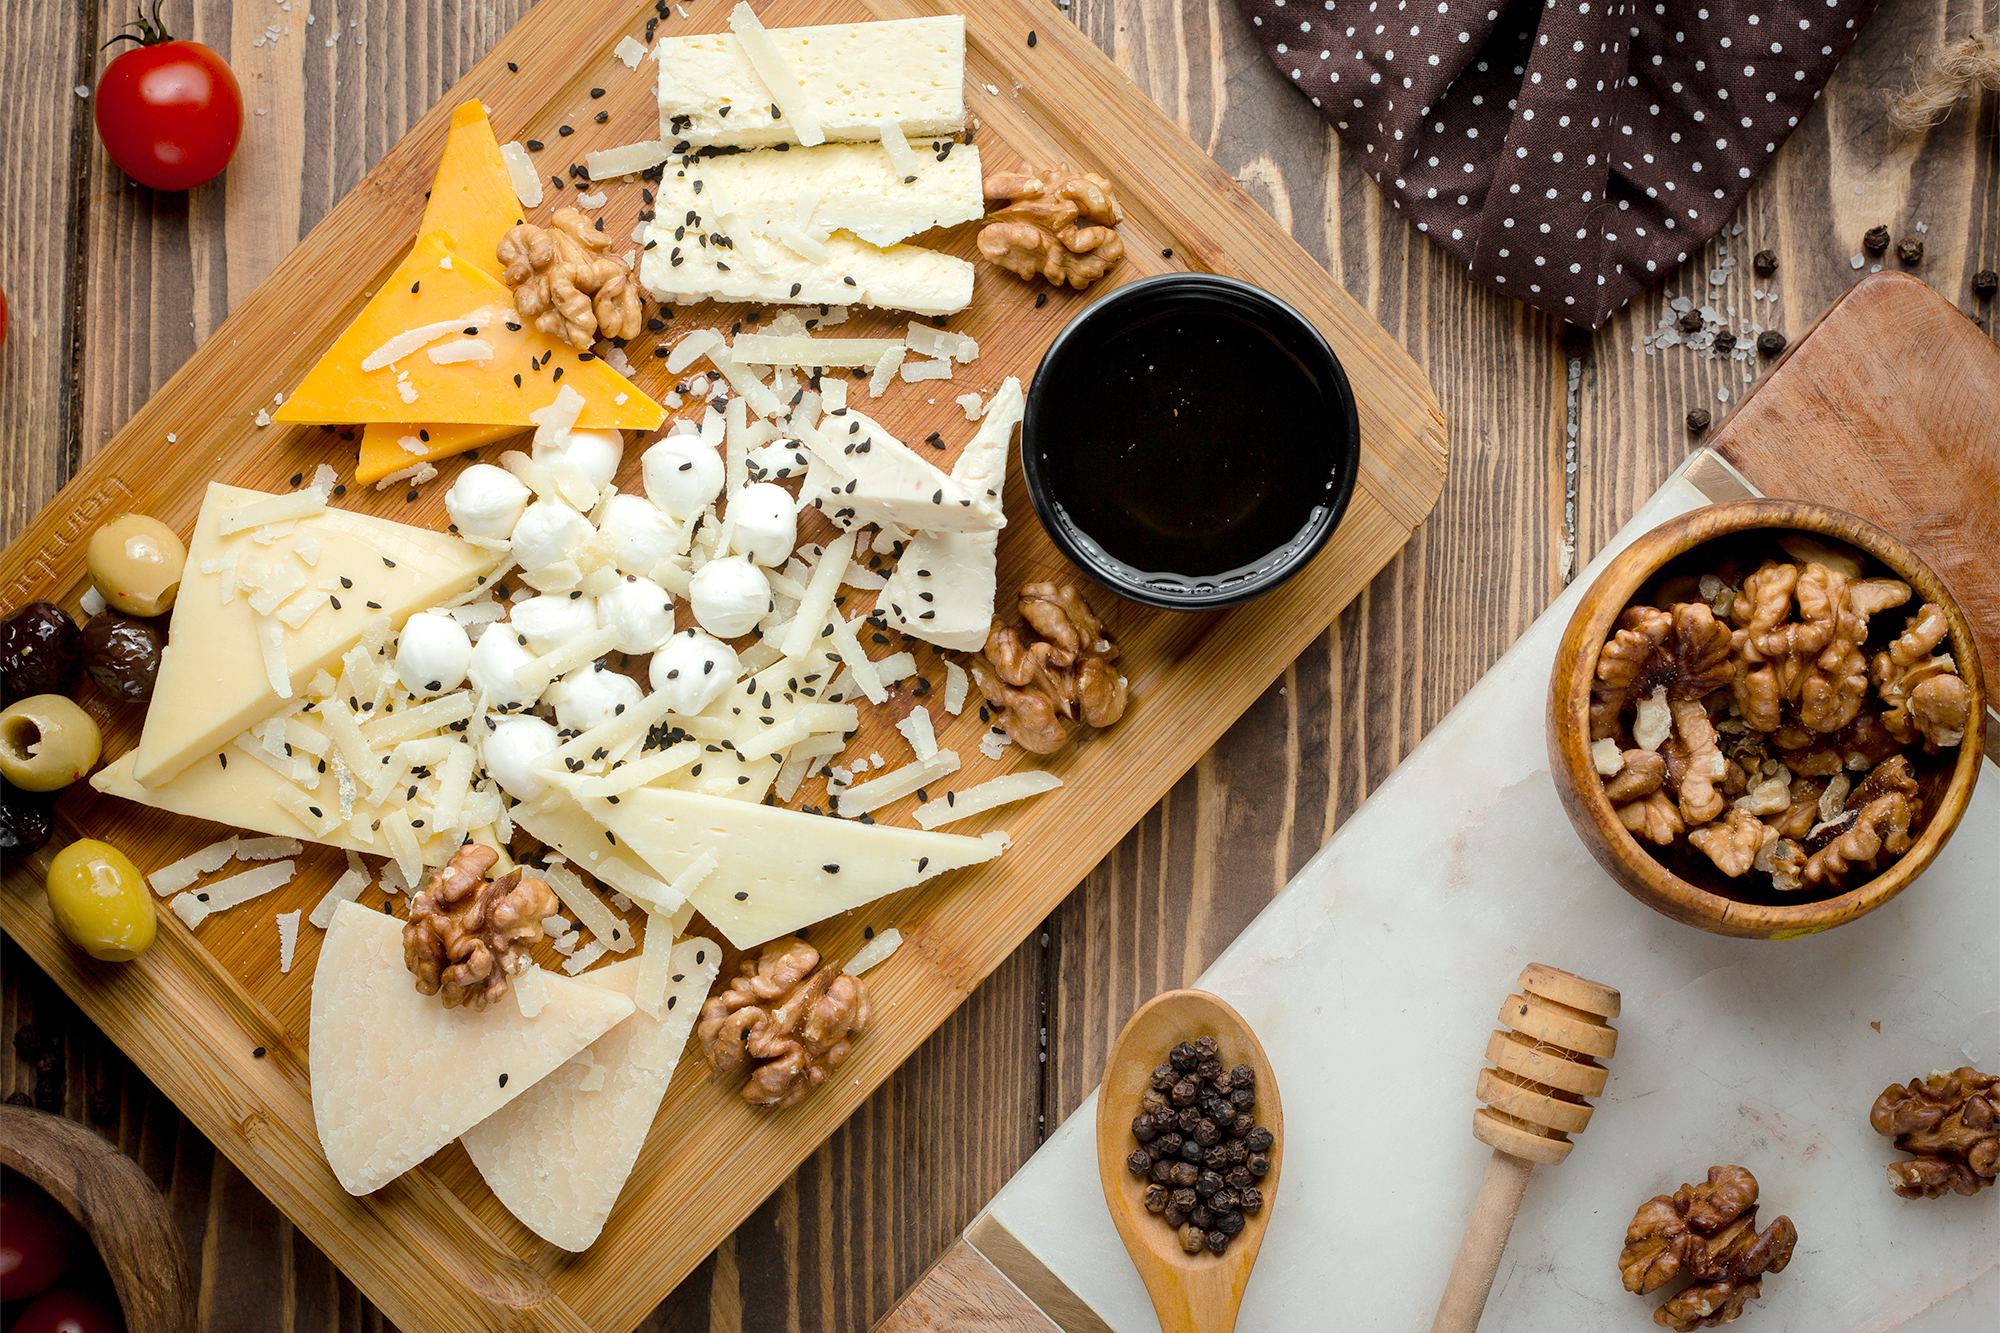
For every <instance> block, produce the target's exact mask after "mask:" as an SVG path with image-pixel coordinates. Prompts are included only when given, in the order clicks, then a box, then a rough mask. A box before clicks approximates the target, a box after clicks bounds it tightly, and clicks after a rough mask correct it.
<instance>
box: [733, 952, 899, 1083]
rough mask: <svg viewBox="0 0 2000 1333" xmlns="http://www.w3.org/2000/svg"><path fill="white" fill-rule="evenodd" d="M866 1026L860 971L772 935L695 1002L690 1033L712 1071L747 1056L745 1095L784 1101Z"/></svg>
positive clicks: (822, 1076)
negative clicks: (697, 1008)
mask: <svg viewBox="0 0 2000 1333" xmlns="http://www.w3.org/2000/svg"><path fill="white" fill-rule="evenodd" d="M867 1027H868V996H867V993H866V992H865V991H864V990H863V989H862V986H861V979H860V978H859V977H851V976H847V975H845V974H843V973H841V971H840V969H838V968H836V967H833V966H831V965H828V966H825V967H822V966H820V960H819V950H817V949H815V948H813V947H812V946H811V945H810V944H807V943H806V942H805V941H803V940H778V941H776V942H774V943H771V944H767V945H765V946H764V952H763V954H762V956H760V957H758V958H754V959H752V958H745V959H744V960H743V962H742V966H741V970H740V975H738V976H737V978H736V979H735V980H734V981H732V982H730V983H729V988H728V989H727V990H725V991H723V992H722V993H721V994H720V995H717V996H714V997H712V998H711V999H710V1000H709V1001H708V1003H706V1004H704V1005H703V1006H702V1007H701V1019H700V1021H699V1022H698V1023H697V1024H696V1027H695V1038H696V1040H697V1041H699V1042H700V1043H701V1047H702V1051H703V1053H704V1054H705V1055H706V1056H707V1058H708V1067H709V1069H710V1070H712V1071H714V1072H715V1073H717V1074H728V1073H732V1072H734V1071H735V1070H737V1069H739V1068H742V1067H743V1065H744V1064H745V1062H746V1061H747V1062H749V1069H750V1081H749V1082H748V1083H747V1084H745V1085H744V1088H743V1100H744V1101H746V1102H749V1103H750V1104H751V1105H752V1106H771V1107H784V1106H790V1105H791V1104H792V1103H793V1102H796V1101H797V1100H799V1098H801V1097H803V1096H805V1095H806V1094H807V1093H808V1092H811V1091H812V1090H813V1089H814V1088H817V1087H818V1086H820V1084H822V1083H824V1082H826V1079H827V1075H828V1074H829V1073H830V1072H832V1071H833V1070H834V1069H836V1068H838V1067H839V1065H840V1063H841V1061H843V1060H845V1059H846V1058H847V1053H848V1051H849V1050H850V1049H851V1048H852V1047H853V1045H854V1042H855V1040H856V1039H857V1038H859V1037H860V1036H861V1034H862V1033H863V1032H864V1031H865V1030H866V1029H867Z"/></svg>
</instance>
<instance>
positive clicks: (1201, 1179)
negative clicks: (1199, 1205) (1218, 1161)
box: [1194, 1171, 1222, 1199]
mask: <svg viewBox="0 0 2000 1333" xmlns="http://www.w3.org/2000/svg"><path fill="white" fill-rule="evenodd" d="M1221 1188H1222V1177H1221V1176H1218V1175H1216V1174H1215V1172H1213V1171H1204V1172H1202V1173H1201V1174H1200V1175H1198V1176H1196V1177H1195V1178H1194V1192H1195V1193H1196V1194H1199V1195H1200V1196H1201V1197H1202V1198H1204V1199H1206V1198H1207V1197H1208V1196H1209V1195H1211V1194H1213V1193H1215V1192H1216V1191H1217V1190H1219V1189H1221Z"/></svg>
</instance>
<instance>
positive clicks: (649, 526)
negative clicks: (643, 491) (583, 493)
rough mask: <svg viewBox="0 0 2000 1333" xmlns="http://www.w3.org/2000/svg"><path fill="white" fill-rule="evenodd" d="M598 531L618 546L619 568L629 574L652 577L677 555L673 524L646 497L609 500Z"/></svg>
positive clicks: (612, 498) (626, 496)
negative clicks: (650, 575) (654, 569)
mask: <svg viewBox="0 0 2000 1333" xmlns="http://www.w3.org/2000/svg"><path fill="white" fill-rule="evenodd" d="M597 530H598V531H599V532H607V533H610V534H611V538H612V540H614V541H616V542H617V543H618V567H619V568H620V569H622V570H624V571H625V572H626V573H627V574H650V573H652V572H653V568H654V566H656V565H658V564H659V563H660V561H662V560H665V559H667V558H668V557H669V556H671V555H672V554H673V553H674V525H673V521H672V520H671V519H669V518H668V517H667V516H666V515H665V514H662V513H661V512H660V509H659V506H658V505H655V504H654V503H653V502H652V501H651V500H648V499H647V498H646V497H645V496H643V495H614V496H612V497H611V498H610V499H609V500H606V501H605V502H604V517H603V518H602V519H601V520H599V522H598V524H597Z"/></svg>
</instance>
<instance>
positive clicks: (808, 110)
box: [729, 4, 826, 148]
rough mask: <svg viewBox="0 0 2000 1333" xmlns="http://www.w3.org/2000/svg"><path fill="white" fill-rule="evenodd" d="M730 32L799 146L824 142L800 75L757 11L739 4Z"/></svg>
mask: <svg viewBox="0 0 2000 1333" xmlns="http://www.w3.org/2000/svg"><path fill="white" fill-rule="evenodd" d="M729 29H730V31H731V32H734V33H735V34H736V40H737V41H739V42H741V43H742V44H743V54H744V55H746V56H748V57H749V58H750V67H751V68H752V69H754V70H756V71H757V77H758V78H760V79H762V80H763V81H764V86H765V87H766V88H767V89H769V90H770V93H771V100H772V101H773V102H775V103H777V106H778V109H779V110H780V111H782V112H784V114H785V119H786V120H789V121H790V122H791V123H792V131H793V133H795V134H796V135H797V136H798V140H799V144H800V145H801V146H802V147H806V148H811V147H812V146H813V145H815V144H822V143H825V142H826V131H825V130H824V129H822V128H821V127H820V123H819V116H818V114H817V113H815V112H814V111H813V109H812V106H811V105H810V103H809V102H808V101H807V99H806V91H805V89H804V88H803V87H801V86H800V84H799V79H798V75H797V74H795V73H794V72H793V71H792V65H791V62H790V61H788V60H786V59H785V53H784V52H782V51H780V50H779V49H778V47H777V43H775V42H773V41H772V40H771V36H770V34H769V33H767V32H765V31H764V25H763V24H762V23H759V22H758V21H757V12H756V11H755V10H753V9H751V8H750V6H749V5H747V4H738V5H737V6H736V8H735V9H733V10H731V11H730V14H729Z"/></svg>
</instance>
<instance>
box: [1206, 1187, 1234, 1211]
mask: <svg viewBox="0 0 2000 1333" xmlns="http://www.w3.org/2000/svg"><path fill="white" fill-rule="evenodd" d="M1208 1210H1209V1211H1210V1212H1212V1213H1215V1214H1218V1215H1220V1214H1222V1213H1233V1212H1235V1211H1236V1191H1235V1190H1232V1189H1220V1190H1217V1191H1216V1192H1215V1193H1213V1194H1211V1195H1209V1196H1208Z"/></svg>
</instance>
